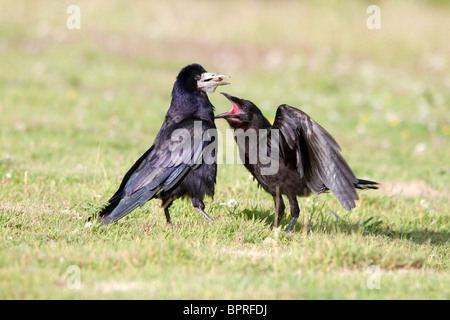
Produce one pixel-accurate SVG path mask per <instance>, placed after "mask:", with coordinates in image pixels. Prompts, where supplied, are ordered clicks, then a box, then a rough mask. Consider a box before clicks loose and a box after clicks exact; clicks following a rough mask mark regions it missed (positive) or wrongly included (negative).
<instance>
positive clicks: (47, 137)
mask: <svg viewBox="0 0 450 320" xmlns="http://www.w3.org/2000/svg"><path fill="white" fill-rule="evenodd" d="M70 4H72V2H65V1H59V2H58V3H57V4H54V5H52V6H48V5H44V4H39V3H38V2H35V1H16V2H14V3H8V4H6V3H5V2H1V3H0V52H1V59H0V97H1V98H0V114H1V116H0V230H1V236H0V298H1V299H61V298H63V299H85V298H86V299H92V298H95V299H98V298H101V299H109V298H126V299H130V298H144V299H145V298H147V299H450V290H449V288H450V273H449V268H450V264H449V259H450V243H449V239H450V205H449V198H450V193H449V189H448V186H449V185H450V166H449V163H450V148H449V147H450V145H449V136H450V114H449V108H448V106H449V104H450V94H449V92H450V78H449V76H448V75H449V74H450V61H449V60H448V57H449V56H450V45H449V43H448V40H447V34H446V33H445V31H444V30H448V29H449V28H450V25H449V24H450V22H449V20H448V15H449V13H450V12H449V10H450V8H449V7H448V6H446V5H445V4H444V3H439V4H438V3H437V2H432V3H427V2H420V1H415V2H414V1H399V2H392V3H384V2H383V3H382V4H381V5H380V7H381V12H382V29H381V30H368V29H367V28H366V26H365V20H366V18H367V14H366V13H365V9H366V4H365V3H362V2H358V1H355V2H349V3H347V2H346V4H345V5H344V4H343V3H341V2H335V1H324V2H320V3H316V2H303V3H298V2H295V1H273V2H270V1H266V2H264V3H259V2H256V1H255V2H253V1H249V2H247V1H246V2H245V3H241V2H239V1H230V2H227V4H226V5H224V4H221V3H219V2H211V1H195V2H193V1H192V2H191V1H183V2H176V3H174V4H173V5H168V4H167V2H163V1H152V2H151V4H149V3H147V2H137V3H135V4H134V5H133V6H129V5H127V3H126V2H122V1H112V2H111V1H104V2H96V5H95V6H94V5H93V4H90V3H89V2H87V1H79V6H80V8H81V14H82V25H81V29H80V30H68V29H67V28H66V26H65V21H66V18H67V16H68V15H67V14H66V13H65V12H66V8H67V6H68V5H70ZM367 5H368V4H367ZM194 8H195V9H194ZM24 21H26V22H24ZM280 21H282V22H280ZM192 62H199V63H201V64H202V65H203V66H204V67H205V68H206V69H207V70H208V71H217V72H224V73H227V74H230V75H231V76H232V78H231V79H230V82H231V83H232V85H231V86H228V87H225V88H223V90H224V91H226V92H228V93H230V94H233V95H236V96H239V97H243V98H247V99H250V100H252V101H254V102H255V103H256V104H257V105H259V106H260V107H261V109H262V110H263V111H264V113H265V114H266V115H267V116H268V118H269V119H273V117H274V115H275V111H276V107H277V106H278V105H279V104H282V103H288V104H291V105H293V106H296V107H299V108H301V109H302V110H304V111H305V112H307V113H308V114H309V115H310V116H311V117H313V118H314V119H315V120H316V121H317V122H319V123H320V124H321V125H323V126H324V127H325V128H326V129H327V130H329V131H330V132H331V134H332V135H333V136H335V137H336V139H337V140H338V142H339V143H340V145H341V147H342V149H343V155H344V156H345V158H346V159H347V161H348V162H349V164H350V165H351V167H352V168H353V169H354V171H355V173H356V175H357V176H358V177H360V178H370V179H373V180H376V181H379V182H380V183H381V184H382V188H381V189H380V190H378V191H366V192H361V193H360V197H361V200H360V201H359V202H358V206H357V208H356V209H355V210H352V211H351V212H349V213H348V212H346V211H345V210H344V209H343V208H342V207H341V206H340V204H339V202H338V201H337V200H336V199H335V198H334V197H333V196H332V195H330V194H323V195H320V196H312V197H310V198H307V199H300V205H301V216H300V219H299V222H298V223H297V226H296V228H295V229H294V232H293V233H290V234H288V233H286V232H285V229H286V227H287V226H288V224H289V216H288V217H285V218H284V220H283V221H282V227H281V228H279V229H274V228H273V219H274V207H273V202H272V199H271V197H270V195H268V194H266V193H264V192H263V191H261V190H258V188H257V185H256V183H255V182H254V181H253V180H252V179H249V173H248V172H247V171H246V170H245V168H244V167H243V166H240V165H225V164H223V165H220V166H219V172H218V178H217V187H216V194H215V197H214V200H213V201H212V200H211V199H207V201H206V205H207V208H206V209H207V210H206V211H207V212H208V213H209V214H210V215H211V216H212V217H213V218H214V219H215V223H214V224H210V223H208V222H207V221H205V220H204V219H203V218H202V217H201V216H200V215H199V214H198V213H197V212H195V211H194V210H192V207H191V205H190V202H189V201H188V200H178V201H176V202H175V204H174V206H173V207H172V211H171V212H172V213H171V214H172V220H173V226H167V225H166V224H165V218H164V214H163V212H162V211H161V209H160V208H159V207H158V204H159V203H158V201H156V200H155V201H151V202H149V203H148V204H147V205H146V206H144V207H143V208H139V209H137V210H135V211H134V212H133V213H131V214H129V215H128V216H127V217H126V218H124V219H122V220H121V221H119V223H117V224H114V225H111V226H108V227H103V226H100V225H99V224H97V223H94V224H93V225H86V220H87V219H88V218H89V217H91V216H93V215H94V214H95V212H96V211H97V210H98V209H99V208H100V207H101V206H102V205H103V204H104V203H105V201H106V200H107V199H108V198H109V197H110V196H111V195H112V193H113V192H114V191H115V189H116V188H117V186H118V184H119V183H120V181H121V177H122V175H123V174H124V173H125V172H126V170H127V169H128V168H129V167H130V166H131V165H132V164H133V162H134V161H135V160H136V159H137V158H138V157H139V156H140V155H141V154H142V153H143V152H144V151H145V150H146V149H147V148H148V147H149V146H150V145H151V143H152V142H153V140H154V138H155V135H156V133H157V132H158V129H159V127H160V125H161V123H162V121H163V119H164V115H165V112H166V110H167V107H168V105H169V101H170V91H171V89H172V85H173V81H174V79H175V76H176V74H177V72H178V71H179V69H181V68H182V67H183V66H185V65H187V64H188V63H192ZM210 99H211V101H212V102H213V104H214V105H215V106H216V112H224V111H226V110H229V108H230V106H229V103H228V102H227V100H226V99H224V98H223V97H222V96H221V95H219V94H217V93H215V94H212V95H210ZM217 124H218V127H219V128H220V130H225V129H226V128H227V126H226V124H225V123H224V122H222V121H221V122H218V123H217ZM230 199H235V200H236V205H235V206H233V207H228V206H226V205H223V204H225V203H227V202H228V201H229V200H230ZM287 212H288V210H287ZM72 265H75V266H77V267H78V268H79V270H80V274H79V276H80V278H79V279H80V281H81V288H80V289H78V290H72V289H70V285H69V286H68V283H69V282H70V280H71V279H73V278H72V275H71V274H70V273H69V272H68V270H70V269H68V268H69V267H70V266H72ZM372 268H377V269H376V270H378V271H377V273H376V276H379V277H378V279H379V285H380V287H379V289H369V287H368V286H367V283H368V281H370V279H373V278H372V276H373V273H370V270H372ZM68 281H69V282H68Z"/></svg>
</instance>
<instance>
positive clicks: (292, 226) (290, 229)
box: [287, 217, 298, 232]
mask: <svg viewBox="0 0 450 320" xmlns="http://www.w3.org/2000/svg"><path fill="white" fill-rule="evenodd" d="M297 219H298V217H296V218H292V220H291V223H290V224H289V229H288V231H287V232H292V231H293V230H294V226H295V223H296V222H297Z"/></svg>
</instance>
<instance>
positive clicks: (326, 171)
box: [216, 93, 378, 231]
mask: <svg viewBox="0 0 450 320" xmlns="http://www.w3.org/2000/svg"><path fill="white" fill-rule="evenodd" d="M223 94H224V95H225V96H226V97H227V98H228V100H229V101H230V102H231V103H232V105H233V108H232V110H231V111H230V112H227V113H222V114H220V115H218V116H216V118H225V119H226V120H227V122H228V123H229V125H230V126H231V127H232V128H233V129H234V130H235V140H236V141H237V142H238V147H239V151H240V155H241V158H242V161H243V163H244V165H245V167H246V168H247V169H248V170H249V171H250V173H251V174H252V175H253V177H255V179H256V180H257V181H258V182H259V184H260V185H261V186H262V187H263V188H264V190H266V191H267V192H268V193H270V194H271V195H272V196H273V199H274V202H275V208H276V217H275V227H277V226H278V224H279V222H280V221H281V218H282V217H283V214H284V210H285V205H284V202H283V198H282V195H286V196H287V198H288V200H289V204H290V210H291V216H292V221H291V223H290V225H289V229H288V230H289V231H292V230H293V228H294V225H295V223H296V221H297V219H298V217H299V212H300V209H299V206H298V202H297V196H308V195H309V194H310V193H311V192H313V193H315V194H320V193H322V192H324V191H327V190H330V191H331V192H332V193H333V194H334V195H335V196H336V198H337V199H338V200H339V201H340V202H341V204H342V206H343V207H344V208H345V209H347V210H350V209H352V208H354V207H355V200H358V194H357V193H356V190H355V188H358V189H377V188H378V187H377V185H378V183H376V182H373V181H368V180H361V179H357V178H356V177H355V175H354V174H353V172H352V170H351V169H350V167H349V165H348V164H347V162H346V161H345V160H344V158H343V157H342V156H341V154H340V151H341V148H340V147H339V145H338V144H337V142H336V141H335V140H334V139H333V137H332V136H331V135H330V134H329V133H328V132H327V131H326V130H325V129H324V128H322V127H321V126H320V125H319V124H317V123H316V122H315V121H314V120H312V119H311V118H310V117H309V116H308V115H307V114H306V113H304V112H303V111H301V110H298V109H296V108H294V107H291V106H288V105H286V104H283V105H280V106H279V107H278V110H277V112H276V116H275V121H274V123H273V125H271V124H270V122H269V121H268V120H267V119H266V118H265V117H264V115H263V114H262V112H261V110H260V109H259V108H258V107H257V106H256V105H254V104H253V103H252V102H251V101H248V100H244V99H239V98H236V97H233V96H231V95H228V94H226V93H223ZM261 129H262V130H261ZM264 129H266V130H264ZM273 129H277V131H276V132H275V131H274V130H273ZM249 130H254V132H255V134H256V136H257V138H258V139H257V140H254V141H253V142H252V141H250V139H240V138H239V136H240V135H245V134H247V133H248V132H249ZM264 134H266V135H267V137H266V139H265V140H261V141H266V144H265V145H261V143H259V141H260V138H261V135H264ZM274 134H278V138H279V139H278V144H277V145H275V146H272V145H271V141H272V139H271V138H272V135H274ZM274 141H275V140H274ZM255 142H256V144H258V145H257V146H255V145H254V144H255ZM252 143H253V145H252ZM239 144H240V145H239ZM261 148H265V149H264V150H265V151H264V152H266V153H267V155H268V156H271V157H273V159H274V160H276V161H278V170H277V171H276V172H275V173H269V174H265V173H264V170H266V171H267V169H268V168H269V165H270V164H268V163H267V161H266V162H264V163H263V162H262V161H261V158H260V157H259V156H257V157H254V154H252V153H255V152H260V149H261ZM252 156H253V158H256V161H251V158H252ZM267 172H268V171H267Z"/></svg>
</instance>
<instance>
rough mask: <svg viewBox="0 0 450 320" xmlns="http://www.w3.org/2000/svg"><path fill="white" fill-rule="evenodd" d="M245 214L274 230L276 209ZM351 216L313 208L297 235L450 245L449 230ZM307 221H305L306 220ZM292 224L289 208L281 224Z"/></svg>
mask: <svg viewBox="0 0 450 320" xmlns="http://www.w3.org/2000/svg"><path fill="white" fill-rule="evenodd" d="M242 213H243V215H244V216H245V217H246V218H247V219H249V220H255V219H256V220H260V221H262V222H263V223H265V224H266V225H267V226H268V227H270V228H273V227H274V213H275V211H274V210H272V209H269V210H261V209H257V208H254V209H245V210H244V211H243V212H242ZM350 218H351V213H348V214H347V215H345V216H344V217H342V218H341V217H339V216H338V215H337V214H336V213H335V212H333V211H332V210H330V209H327V208H325V207H324V205H323V206H320V207H315V208H312V210H311V212H310V213H304V214H303V215H302V213H300V217H299V220H298V221H297V224H296V226H295V228H294V231H293V232H314V233H330V234H331V233H345V234H352V233H361V234H363V235H372V236H385V237H386V238H389V239H392V240H394V239H397V240H398V239H404V240H408V241H411V242H414V243H417V244H432V245H442V244H445V243H448V242H450V232H449V231H432V230H428V229H426V228H424V229H418V230H412V231H411V230H408V231H407V230H401V229H400V230H395V229H392V228H391V227H389V226H388V225H387V224H386V223H384V222H383V221H382V220H377V219H376V218H374V217H369V218H366V219H359V220H356V221H354V220H351V219H350ZM302 219H303V220H302ZM290 222H291V216H290V214H289V208H287V209H286V213H285V215H284V217H283V219H282V221H281V228H282V229H283V230H287V228H288V226H289V224H290Z"/></svg>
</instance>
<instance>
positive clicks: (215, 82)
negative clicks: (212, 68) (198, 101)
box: [197, 72, 230, 93]
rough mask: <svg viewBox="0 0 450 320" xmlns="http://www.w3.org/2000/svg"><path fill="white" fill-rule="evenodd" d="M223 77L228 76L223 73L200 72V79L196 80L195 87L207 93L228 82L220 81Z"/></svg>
mask: <svg viewBox="0 0 450 320" xmlns="http://www.w3.org/2000/svg"><path fill="white" fill-rule="evenodd" d="M223 78H230V76H229V75H226V74H223V73H210V72H205V73H202V75H201V77H200V80H198V81H197V88H199V89H200V90H202V91H204V92H208V93H211V92H214V91H215V90H216V88H217V87H218V86H224V85H227V84H229V83H228V82H224V81H222V80H223Z"/></svg>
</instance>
